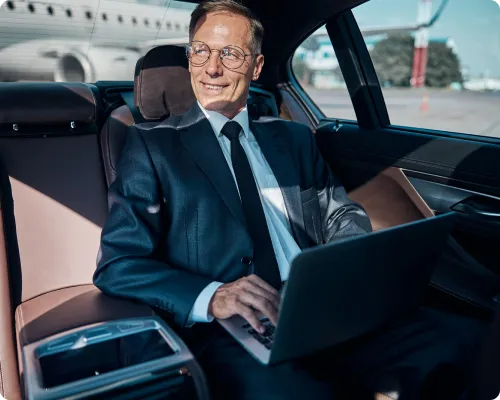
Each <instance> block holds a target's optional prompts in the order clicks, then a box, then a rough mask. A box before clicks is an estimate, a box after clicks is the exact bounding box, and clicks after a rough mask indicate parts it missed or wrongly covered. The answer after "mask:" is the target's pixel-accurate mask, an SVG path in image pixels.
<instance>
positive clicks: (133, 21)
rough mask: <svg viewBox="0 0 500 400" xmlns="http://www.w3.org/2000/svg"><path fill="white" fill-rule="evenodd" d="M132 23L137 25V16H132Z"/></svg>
mask: <svg viewBox="0 0 500 400" xmlns="http://www.w3.org/2000/svg"><path fill="white" fill-rule="evenodd" d="M132 23H133V24H134V25H137V18H136V17H132Z"/></svg>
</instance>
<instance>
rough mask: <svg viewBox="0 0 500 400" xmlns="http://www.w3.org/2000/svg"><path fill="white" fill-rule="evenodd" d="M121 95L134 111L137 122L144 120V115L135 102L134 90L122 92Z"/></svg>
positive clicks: (133, 115) (132, 111) (131, 110)
mask: <svg viewBox="0 0 500 400" xmlns="http://www.w3.org/2000/svg"><path fill="white" fill-rule="evenodd" d="M120 96H121V98H122V100H123V101H124V102H125V104H126V105H127V107H128V108H129V110H130V112H131V113H132V117H133V118H134V121H135V123H136V124H138V123H139V122H143V121H144V117H143V116H142V114H141V113H140V112H139V110H138V109H137V107H136V106H135V104H134V92H133V91H132V92H120Z"/></svg>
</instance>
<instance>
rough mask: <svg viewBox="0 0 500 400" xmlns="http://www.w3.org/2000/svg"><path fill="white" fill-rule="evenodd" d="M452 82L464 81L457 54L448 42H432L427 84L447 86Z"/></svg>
mask: <svg viewBox="0 0 500 400" xmlns="http://www.w3.org/2000/svg"><path fill="white" fill-rule="evenodd" d="M452 82H460V83H462V82H463V77H462V73H461V70H460V61H459V59H458V57H457V55H456V54H455V53H454V52H453V51H452V50H451V49H450V48H449V47H448V46H446V43H430V45H429V51H428V59H427V72H426V75H425V85H426V86H429V87H446V86H448V85H449V84H450V83H452Z"/></svg>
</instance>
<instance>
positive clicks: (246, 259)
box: [241, 256, 252, 265]
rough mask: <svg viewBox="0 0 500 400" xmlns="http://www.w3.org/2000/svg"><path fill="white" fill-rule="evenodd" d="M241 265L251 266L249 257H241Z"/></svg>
mask: <svg viewBox="0 0 500 400" xmlns="http://www.w3.org/2000/svg"><path fill="white" fill-rule="evenodd" d="M241 263H242V264H243V265H250V264H252V259H251V258H250V257H247V256H245V257H242V258H241Z"/></svg>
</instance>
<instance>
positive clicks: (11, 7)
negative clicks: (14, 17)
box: [7, 1, 16, 10]
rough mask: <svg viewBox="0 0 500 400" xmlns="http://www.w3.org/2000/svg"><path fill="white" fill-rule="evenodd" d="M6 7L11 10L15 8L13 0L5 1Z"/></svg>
mask: <svg viewBox="0 0 500 400" xmlns="http://www.w3.org/2000/svg"><path fill="white" fill-rule="evenodd" d="M7 8H8V9H9V10H13V9H14V8H16V6H15V5H14V2H13V1H8V2H7Z"/></svg>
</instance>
